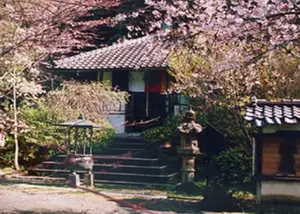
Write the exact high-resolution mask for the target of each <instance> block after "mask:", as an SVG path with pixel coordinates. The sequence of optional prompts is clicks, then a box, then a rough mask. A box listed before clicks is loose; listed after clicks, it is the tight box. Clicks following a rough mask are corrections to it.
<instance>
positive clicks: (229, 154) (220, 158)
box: [213, 146, 252, 185]
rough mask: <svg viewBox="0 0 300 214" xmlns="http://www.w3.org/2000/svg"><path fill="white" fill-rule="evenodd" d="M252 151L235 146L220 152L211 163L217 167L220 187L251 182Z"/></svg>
mask: <svg viewBox="0 0 300 214" xmlns="http://www.w3.org/2000/svg"><path fill="white" fill-rule="evenodd" d="M251 155H252V151H251V150H246V149H245V148H243V147H242V146H236V147H232V148H229V149H226V150H224V151H222V152H221V153H220V154H219V155H217V156H216V157H215V160H214V161H213V162H214V164H216V166H217V167H218V169H219V170H220V171H219V179H220V181H221V183H222V185H225V184H227V185H228V184H237V185H241V184H245V183H249V181H250V180H251V169H252V158H251Z"/></svg>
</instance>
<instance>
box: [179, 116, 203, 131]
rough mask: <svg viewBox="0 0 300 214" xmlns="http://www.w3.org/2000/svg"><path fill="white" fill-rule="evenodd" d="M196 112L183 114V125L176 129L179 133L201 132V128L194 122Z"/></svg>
mask: <svg viewBox="0 0 300 214" xmlns="http://www.w3.org/2000/svg"><path fill="white" fill-rule="evenodd" d="M195 119H196V112H195V111H193V110H189V111H187V112H186V113H185V116H184V120H183V123H181V124H180V126H179V127H178V130H179V132H181V133H183V134H189V133H200V132H201V131H202V129H203V128H202V126H201V125H200V124H198V123H196V122H195Z"/></svg>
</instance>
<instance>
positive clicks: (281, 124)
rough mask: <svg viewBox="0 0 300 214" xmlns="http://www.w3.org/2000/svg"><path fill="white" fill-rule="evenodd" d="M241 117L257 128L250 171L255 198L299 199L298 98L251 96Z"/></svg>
mask: <svg viewBox="0 0 300 214" xmlns="http://www.w3.org/2000/svg"><path fill="white" fill-rule="evenodd" d="M245 120H247V121H250V122H252V123H253V124H254V125H255V126H256V127H257V128H258V131H257V134H256V136H255V141H254V143H253V173H254V176H255V177H256V178H257V199H258V202H263V201H272V202H274V201H279V202H298V203H299V202H300V100H295V99H284V100H282V101H279V102H278V101H277V102H273V101H267V100H262V99H256V98H252V102H251V104H250V105H249V106H247V109H246V115H245Z"/></svg>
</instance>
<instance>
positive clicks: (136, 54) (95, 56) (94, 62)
mask: <svg viewBox="0 0 300 214" xmlns="http://www.w3.org/2000/svg"><path fill="white" fill-rule="evenodd" d="M169 51H170V43H169V42H168V41H166V40H165V39H161V37H159V36H157V35H152V36H145V37H142V38H139V39H133V40H128V41H125V42H122V43H118V44H114V45H111V46H109V47H105V48H100V49H96V50H93V51H89V52H85V53H81V54H78V55H75V56H72V57H67V58H64V59H61V60H57V61H55V62H54V64H55V66H54V67H52V69H55V70H58V71H59V70H64V71H74V70H82V71H90V70H122V69H124V70H141V69H154V68H157V69H162V68H167V67H168V54H169Z"/></svg>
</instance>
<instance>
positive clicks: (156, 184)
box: [94, 179, 181, 188]
mask: <svg viewBox="0 0 300 214" xmlns="http://www.w3.org/2000/svg"><path fill="white" fill-rule="evenodd" d="M94 182H95V184H122V185H141V186H145V185H149V186H169V185H170V186H178V185H181V183H175V184H167V183H149V182H134V181H111V180H110V181H108V180H98V179H97V180H95V181H94ZM100 188H101V187H100Z"/></svg>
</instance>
